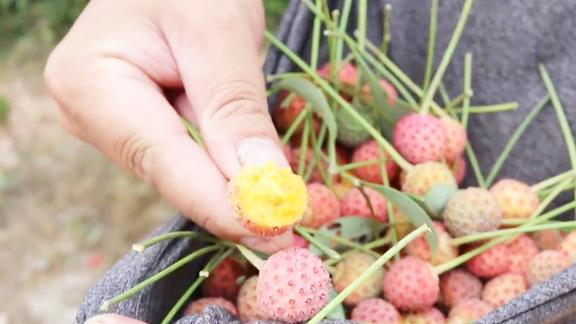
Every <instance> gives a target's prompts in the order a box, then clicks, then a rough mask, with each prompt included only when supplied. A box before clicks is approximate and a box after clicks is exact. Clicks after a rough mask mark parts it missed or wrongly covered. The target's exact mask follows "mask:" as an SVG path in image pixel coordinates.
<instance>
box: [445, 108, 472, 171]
mask: <svg viewBox="0 0 576 324" xmlns="http://www.w3.org/2000/svg"><path fill="white" fill-rule="evenodd" d="M440 121H441V122H442V125H444V130H445V131H446V151H445V153H444V157H445V158H446V160H448V161H452V160H454V159H456V158H458V157H459V156H462V154H463V153H464V150H465V149H466V144H467V143H468V135H467V134H466V129H465V128H464V126H462V124H460V123H459V122H458V121H456V120H455V119H453V118H450V117H447V116H446V117H442V118H440Z"/></svg>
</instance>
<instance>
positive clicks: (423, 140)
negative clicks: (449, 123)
mask: <svg viewBox="0 0 576 324" xmlns="http://www.w3.org/2000/svg"><path fill="white" fill-rule="evenodd" d="M393 143H394V147H395V148H396V149H397V150H398V152H399V153H400V154H401V155H402V156H403V157H404V158H406V160H408V161H409V162H410V163H414V164H418V163H423V162H429V161H440V160H441V159H442V157H443V156H444V154H445V152H446V130H445V129H444V125H443V124H442V122H441V121H440V120H439V119H438V118H436V117H434V116H430V115H422V114H416V113H412V114H408V115H405V116H404V117H402V118H400V120H398V122H397V123H396V126H395V127H394V134H393Z"/></svg>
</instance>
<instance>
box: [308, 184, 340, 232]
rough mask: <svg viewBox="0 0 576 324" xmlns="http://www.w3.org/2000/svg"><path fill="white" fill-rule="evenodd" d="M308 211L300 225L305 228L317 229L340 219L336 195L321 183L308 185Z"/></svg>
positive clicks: (338, 202)
mask: <svg viewBox="0 0 576 324" xmlns="http://www.w3.org/2000/svg"><path fill="white" fill-rule="evenodd" d="M307 187H308V197H309V202H308V210H307V211H306V213H305V214H304V217H303V218H302V221H301V224H302V225H304V226H307V227H312V228H319V227H321V226H322V225H326V224H329V223H330V222H332V221H334V220H335V219H336V218H338V217H340V201H338V198H337V197H336V195H335V194H334V193H333V192H332V191H331V190H330V189H328V187H326V186H325V185H323V184H321V183H309V184H308V185H307Z"/></svg>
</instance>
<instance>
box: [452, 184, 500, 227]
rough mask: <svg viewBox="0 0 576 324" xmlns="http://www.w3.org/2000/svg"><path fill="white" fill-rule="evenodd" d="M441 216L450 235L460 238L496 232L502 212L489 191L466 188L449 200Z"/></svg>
mask: <svg viewBox="0 0 576 324" xmlns="http://www.w3.org/2000/svg"><path fill="white" fill-rule="evenodd" d="M442 216H443V218H444V225H446V227H447V228H448V231H449V232H450V234H452V235H453V236H454V237H460V236H464V235H470V234H475V233H481V232H487V231H494V230H497V229H498V227H499V226H500V221H501V219H502V211H501V210H500V207H499V206H498V202H497V201H496V199H495V198H494V196H492V194H491V193H490V192H489V191H487V190H485V189H481V188H468V189H465V190H459V191H458V192H457V193H456V194H454V196H452V198H450V200H449V201H448V203H447V204H446V208H444V212H443V213H442Z"/></svg>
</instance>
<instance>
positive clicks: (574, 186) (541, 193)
mask: <svg viewBox="0 0 576 324" xmlns="http://www.w3.org/2000/svg"><path fill="white" fill-rule="evenodd" d="M573 189H576V183H573V184H571V185H570V186H568V188H566V190H573ZM550 192H552V189H543V190H541V191H539V192H538V196H539V197H543V196H548V195H549V194H550Z"/></svg>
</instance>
